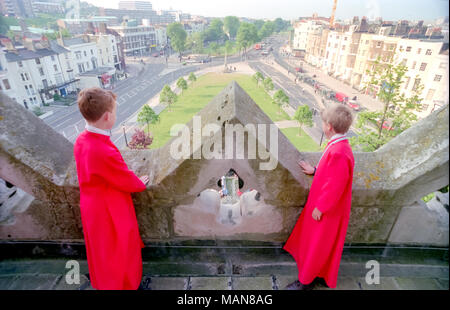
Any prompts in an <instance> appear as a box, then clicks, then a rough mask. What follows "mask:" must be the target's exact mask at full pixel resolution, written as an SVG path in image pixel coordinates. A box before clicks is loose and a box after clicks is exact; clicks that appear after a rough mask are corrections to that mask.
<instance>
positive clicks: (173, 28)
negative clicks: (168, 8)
mask: <svg viewBox="0 0 450 310" xmlns="http://www.w3.org/2000/svg"><path fill="white" fill-rule="evenodd" d="M167 36H168V37H169V38H170V44H171V46H172V48H173V49H174V50H175V51H177V52H178V53H180V55H181V53H182V52H183V51H184V50H185V45H186V38H187V33H186V30H184V27H183V25H181V24H180V23H172V24H170V25H169V26H168V27H167Z"/></svg>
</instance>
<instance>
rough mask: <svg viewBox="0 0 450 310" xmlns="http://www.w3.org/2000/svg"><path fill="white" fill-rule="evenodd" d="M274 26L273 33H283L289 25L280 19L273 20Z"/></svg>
mask: <svg viewBox="0 0 450 310" xmlns="http://www.w3.org/2000/svg"><path fill="white" fill-rule="evenodd" d="M274 24H275V32H280V31H283V30H285V29H286V28H287V27H288V26H289V25H290V23H289V22H287V21H284V20H283V19H281V18H280V17H278V18H276V19H275V21H274Z"/></svg>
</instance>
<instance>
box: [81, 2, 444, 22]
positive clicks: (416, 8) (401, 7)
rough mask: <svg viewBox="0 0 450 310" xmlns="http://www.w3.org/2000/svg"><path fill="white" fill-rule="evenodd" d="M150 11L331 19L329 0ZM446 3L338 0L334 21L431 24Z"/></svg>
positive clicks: (156, 6) (156, 5) (175, 5)
mask: <svg viewBox="0 0 450 310" xmlns="http://www.w3.org/2000/svg"><path fill="white" fill-rule="evenodd" d="M119 1H120V0H108V1H106V0H87V1H86V2H88V3H91V4H93V5H96V6H101V7H107V8H118V4H119ZM148 2H150V3H151V4H152V6H153V10H169V9H172V10H179V11H183V12H184V13H190V14H193V15H202V16H208V17H225V16H227V15H235V16H239V17H247V18H260V19H264V18H267V19H274V18H277V17H281V18H283V19H287V20H292V19H297V18H299V17H301V16H311V15H312V14H313V13H318V14H319V16H325V17H327V16H330V14H331V8H332V5H333V1H332V0H316V1H315V5H314V6H311V3H310V2H309V1H304V0H300V1H294V0H279V1H277V2H276V4H277V5H278V8H279V9H278V10H274V3H275V2H274V1H273V0H259V1H257V0H245V1H241V0H228V1H226V2H223V3H222V2H215V3H214V5H211V2H210V1H204V0H192V1H189V2H187V1H183V0H165V1H162V0H153V1H148ZM405 8H407V10H405ZM448 8H449V2H448V1H446V0H431V1H423V0H400V1H395V2H393V1H389V0H369V1H360V0H340V1H338V4H337V9H336V18H337V19H341V20H345V19H351V18H353V16H359V17H362V16H366V17H368V19H369V20H373V19H375V18H377V17H381V18H382V19H383V20H402V19H407V20H425V21H431V20H435V19H438V18H442V17H445V16H448V14H445V13H446V12H448Z"/></svg>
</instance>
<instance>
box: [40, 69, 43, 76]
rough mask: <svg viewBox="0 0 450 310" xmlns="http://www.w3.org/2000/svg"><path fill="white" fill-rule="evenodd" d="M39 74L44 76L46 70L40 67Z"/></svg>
mask: <svg viewBox="0 0 450 310" xmlns="http://www.w3.org/2000/svg"><path fill="white" fill-rule="evenodd" d="M39 74H40V75H41V76H42V75H44V70H43V69H42V68H39Z"/></svg>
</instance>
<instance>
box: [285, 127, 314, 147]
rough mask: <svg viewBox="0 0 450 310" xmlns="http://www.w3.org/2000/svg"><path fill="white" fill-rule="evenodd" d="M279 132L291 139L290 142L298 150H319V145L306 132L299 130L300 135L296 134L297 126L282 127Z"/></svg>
mask: <svg viewBox="0 0 450 310" xmlns="http://www.w3.org/2000/svg"><path fill="white" fill-rule="evenodd" d="M281 132H282V133H283V134H284V135H285V136H286V138H288V139H289V141H291V143H292V144H293V145H294V146H295V147H296V148H297V150H299V151H300V152H320V151H321V148H320V147H319V145H318V144H317V143H316V142H315V141H314V140H313V139H312V138H311V137H310V136H308V134H307V133H305V132H304V131H303V130H301V135H300V136H299V135H298V132H299V128H298V127H292V128H283V129H281Z"/></svg>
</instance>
